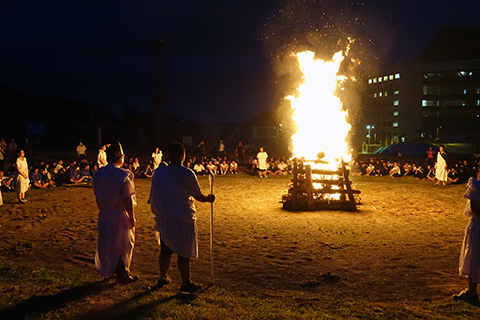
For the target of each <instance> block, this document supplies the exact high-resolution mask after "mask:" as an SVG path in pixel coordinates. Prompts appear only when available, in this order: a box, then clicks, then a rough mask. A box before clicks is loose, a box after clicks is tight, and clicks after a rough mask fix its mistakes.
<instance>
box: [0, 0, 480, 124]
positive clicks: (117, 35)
mask: <svg viewBox="0 0 480 320" xmlns="http://www.w3.org/2000/svg"><path fill="white" fill-rule="evenodd" d="M479 13H480V1H478V0H459V1H443V0H430V1H427V0H422V1H389V0H375V1H368V2H367V1H366V2H365V3H361V2H345V1H334V0H330V1H313V0H310V1H278V0H277V1H271V0H243V1H228V0H223V1H220V0H209V1H178V0H173V1H170V0H162V1H158V0H155V1H133V0H131V1H123V0H116V1H89V0H82V1H75V0H68V1H65V0H43V1H42V0H31V1H24V0H11V1H0V30H1V31H0V81H4V82H8V83H10V84H11V85H12V86H14V87H15V88H18V89H20V90H22V91H26V92H36V93H41V94H44V95H62V96H68V97H72V98H75V99H82V100H86V101H89V102H92V103H101V104H109V105H112V106H113V107H114V108H116V109H117V110H119V109H121V108H122V107H123V106H125V105H128V106H135V107H138V108H153V106H154V104H153V99H152V98H153V95H154V92H155V74H154V59H153V54H152V52H151V51H150V49H149V45H148V44H149V41H150V40H151V39H152V38H153V37H155V36H163V37H165V39H166V47H165V52H164V54H163V70H164V72H163V81H164V86H163V89H164V91H165V94H166V97H167V102H166V111H168V112H174V113H177V114H181V115H183V116H185V117H186V118H187V119H199V120H204V121H209V120H214V121H243V120H246V119H248V118H250V117H252V116H254V115H256V114H259V113H260V112H263V111H265V110H267V109H269V108H271V107H272V106H274V105H275V104H276V100H275V99H276V98H275V90H276V88H277V84H276V83H275V80H276V78H275V73H274V68H273V67H272V65H271V56H272V55H275V54H276V53H277V52H278V51H281V50H282V47H283V48H285V46H286V45H287V44H288V43H289V42H291V41H293V40H294V39H296V40H298V38H299V37H302V35H304V34H307V33H308V32H312V30H313V31H314V32H318V33H321V34H326V33H330V36H332V37H335V36H336V35H337V34H338V32H336V31H332V30H336V29H342V32H343V33H342V34H350V33H351V34H354V35H355V36H356V37H358V38H360V39H359V41H358V42H357V43H358V45H360V46H362V48H363V49H364V52H366V53H367V54H366V55H365V59H367V60H370V61H375V62H378V63H380V64H381V63H384V62H386V61H387V62H395V61H399V60H401V61H411V60H413V59H414V58H415V57H416V55H418V54H419V53H420V51H421V50H422V49H423V48H424V47H425V46H426V44H427V43H428V41H430V40H431V38H432V37H433V36H434V35H435V34H436V33H437V32H438V30H439V29H440V27H441V26H468V27H480V19H479V17H478V14H479ZM277 48H280V49H277Z"/></svg>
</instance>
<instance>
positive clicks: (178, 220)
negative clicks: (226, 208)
mask: <svg viewBox="0 0 480 320" xmlns="http://www.w3.org/2000/svg"><path fill="white" fill-rule="evenodd" d="M201 194H202V193H201V191H200V186H199V185H198V181H197V176H196V175H195V173H194V172H193V171H192V170H191V169H189V168H187V167H184V166H183V165H173V166H172V165H170V166H168V165H167V164H166V163H165V162H162V163H161V164H160V165H159V166H158V168H157V170H155V173H154V174H153V177H152V188H151V190H150V199H149V200H148V202H149V203H150V204H151V207H152V212H153V213H154V214H155V231H157V232H159V233H160V235H159V236H160V238H161V240H162V242H163V243H164V244H165V245H167V246H168V247H170V249H172V250H173V252H175V253H176V254H178V255H179V256H181V257H184V258H195V257H198V242H197V224H196V220H197V216H196V208H195V204H194V198H193V197H195V196H199V195H201Z"/></svg>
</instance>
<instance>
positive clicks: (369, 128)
mask: <svg viewBox="0 0 480 320" xmlns="http://www.w3.org/2000/svg"><path fill="white" fill-rule="evenodd" d="M371 129H375V126H371V125H368V126H367V130H368V134H367V138H368V146H369V147H370V138H371V137H372V136H371V135H370V130H371Z"/></svg>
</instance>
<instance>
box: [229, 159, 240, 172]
mask: <svg viewBox="0 0 480 320" xmlns="http://www.w3.org/2000/svg"><path fill="white" fill-rule="evenodd" d="M229 172H230V173H231V174H237V173H238V163H236V162H235V160H232V162H230V169H229Z"/></svg>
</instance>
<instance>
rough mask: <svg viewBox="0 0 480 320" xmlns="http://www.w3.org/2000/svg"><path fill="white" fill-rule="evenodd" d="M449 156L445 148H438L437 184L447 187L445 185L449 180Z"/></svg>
mask: <svg viewBox="0 0 480 320" xmlns="http://www.w3.org/2000/svg"><path fill="white" fill-rule="evenodd" d="M447 162H448V155H447V153H446V152H445V148H444V147H443V146H440V147H439V148H438V153H437V163H435V178H437V183H436V184H440V183H442V184H443V185H445V183H446V182H447V180H448V171H447V167H448V164H447Z"/></svg>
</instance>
